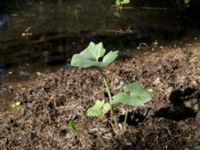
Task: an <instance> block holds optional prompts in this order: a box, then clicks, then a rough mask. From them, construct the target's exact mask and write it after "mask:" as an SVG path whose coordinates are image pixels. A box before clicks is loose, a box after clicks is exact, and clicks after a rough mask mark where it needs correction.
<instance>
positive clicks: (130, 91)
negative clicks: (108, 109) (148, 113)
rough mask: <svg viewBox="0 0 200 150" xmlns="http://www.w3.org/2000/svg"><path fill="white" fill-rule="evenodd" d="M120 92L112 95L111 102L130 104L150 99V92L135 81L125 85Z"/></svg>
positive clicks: (134, 104)
mask: <svg viewBox="0 0 200 150" xmlns="http://www.w3.org/2000/svg"><path fill="white" fill-rule="evenodd" d="M123 91H124V92H121V93H118V94H116V95H115V96H113V104H118V103H121V104H126V105H132V106H139V105H143V104H144V103H146V102H148V101H150V100H151V98H152V96H151V93H150V92H149V91H147V90H145V89H144V88H143V87H142V86H140V85H139V84H138V83H137V82H133V83H131V84H128V85H125V86H124V87H123Z"/></svg>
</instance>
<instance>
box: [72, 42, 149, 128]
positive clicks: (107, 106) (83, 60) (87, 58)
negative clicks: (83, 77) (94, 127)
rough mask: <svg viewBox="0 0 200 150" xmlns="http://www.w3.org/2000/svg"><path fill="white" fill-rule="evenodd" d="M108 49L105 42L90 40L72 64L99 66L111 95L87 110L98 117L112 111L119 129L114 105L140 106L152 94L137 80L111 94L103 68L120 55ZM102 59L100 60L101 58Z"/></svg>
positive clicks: (73, 58) (81, 66) (87, 66)
mask: <svg viewBox="0 0 200 150" xmlns="http://www.w3.org/2000/svg"><path fill="white" fill-rule="evenodd" d="M105 53H106V50H105V49H104V47H103V44H102V43H101V42H100V43H98V44H95V43H93V42H90V44H89V46H88V47H87V48H86V49H85V50H83V51H82V52H81V53H80V54H75V55H74V56H73V57H72V60H71V65H72V66H76V67H80V68H89V67H97V68H98V69H99V71H100V73H101V74H102V77H103V82H104V85H105V87H106V92H107V94H108V97H109V102H105V100H97V101H96V103H95V104H94V105H93V106H92V107H90V108H89V109H88V110H87V116H89V117H97V116H103V115H105V114H106V113H108V112H110V113H111V117H112V119H113V120H114V124H115V128H116V129H117V130H118V129H119V126H118V121H117V119H116V115H115V112H114V109H113V108H114V106H115V105H117V104H123V105H131V106H139V105H143V104H144V103H146V102H148V101H150V100H151V94H150V92H148V91H147V90H145V89H144V88H143V87H141V86H140V85H139V84H138V83H137V82H133V83H131V84H128V85H124V87H123V92H120V93H118V94H116V95H115V96H113V97H112V96H111V92H110V88H109V86H108V83H107V80H106V75H105V73H104V72H103V69H102V68H105V67H107V66H108V65H110V64H111V63H112V62H113V61H114V60H115V59H116V58H117V56H118V51H110V52H108V53H107V54H106V55H105ZM100 58H101V59H102V61H100V60H99V59H100ZM127 115H128V112H127V110H126V115H125V120H124V125H125V124H126V121H127Z"/></svg>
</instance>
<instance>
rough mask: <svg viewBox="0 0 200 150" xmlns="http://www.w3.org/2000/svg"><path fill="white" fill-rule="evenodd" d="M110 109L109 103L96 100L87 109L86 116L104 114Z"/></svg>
mask: <svg viewBox="0 0 200 150" xmlns="http://www.w3.org/2000/svg"><path fill="white" fill-rule="evenodd" d="M110 109H111V106H110V104H109V103H105V102H104V101H100V100H97V101H96V103H95V104H94V105H93V106H92V107H90V108H89V109H88V110H87V116H89V117H95V116H102V115H104V114H106V113H107V112H108V111H109V110H110Z"/></svg>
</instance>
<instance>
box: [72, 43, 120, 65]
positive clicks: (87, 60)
mask: <svg viewBox="0 0 200 150" xmlns="http://www.w3.org/2000/svg"><path fill="white" fill-rule="evenodd" d="M105 52H106V50H105V49H104V48H103V44H102V42H100V43H98V44H95V43H93V42H90V44H89V45H88V47H87V48H86V49H85V50H83V51H82V52H81V53H80V54H75V55H73V57H72V60H71V65H72V66H76V67H80V68H88V67H91V66H94V67H99V68H102V67H106V66H108V65H109V64H111V63H112V62H113V61H114V60H115V59H116V58H117V56H118V51H114V52H113V51H110V52H109V53H108V54H106V55H105ZM104 55H105V56H104ZM100 58H103V59H102V61H99V59H100Z"/></svg>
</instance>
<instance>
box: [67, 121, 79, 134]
mask: <svg viewBox="0 0 200 150" xmlns="http://www.w3.org/2000/svg"><path fill="white" fill-rule="evenodd" d="M68 128H69V130H70V131H71V132H72V133H73V134H75V135H76V134H77V129H76V123H75V122H74V120H70V121H69V124H68Z"/></svg>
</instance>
